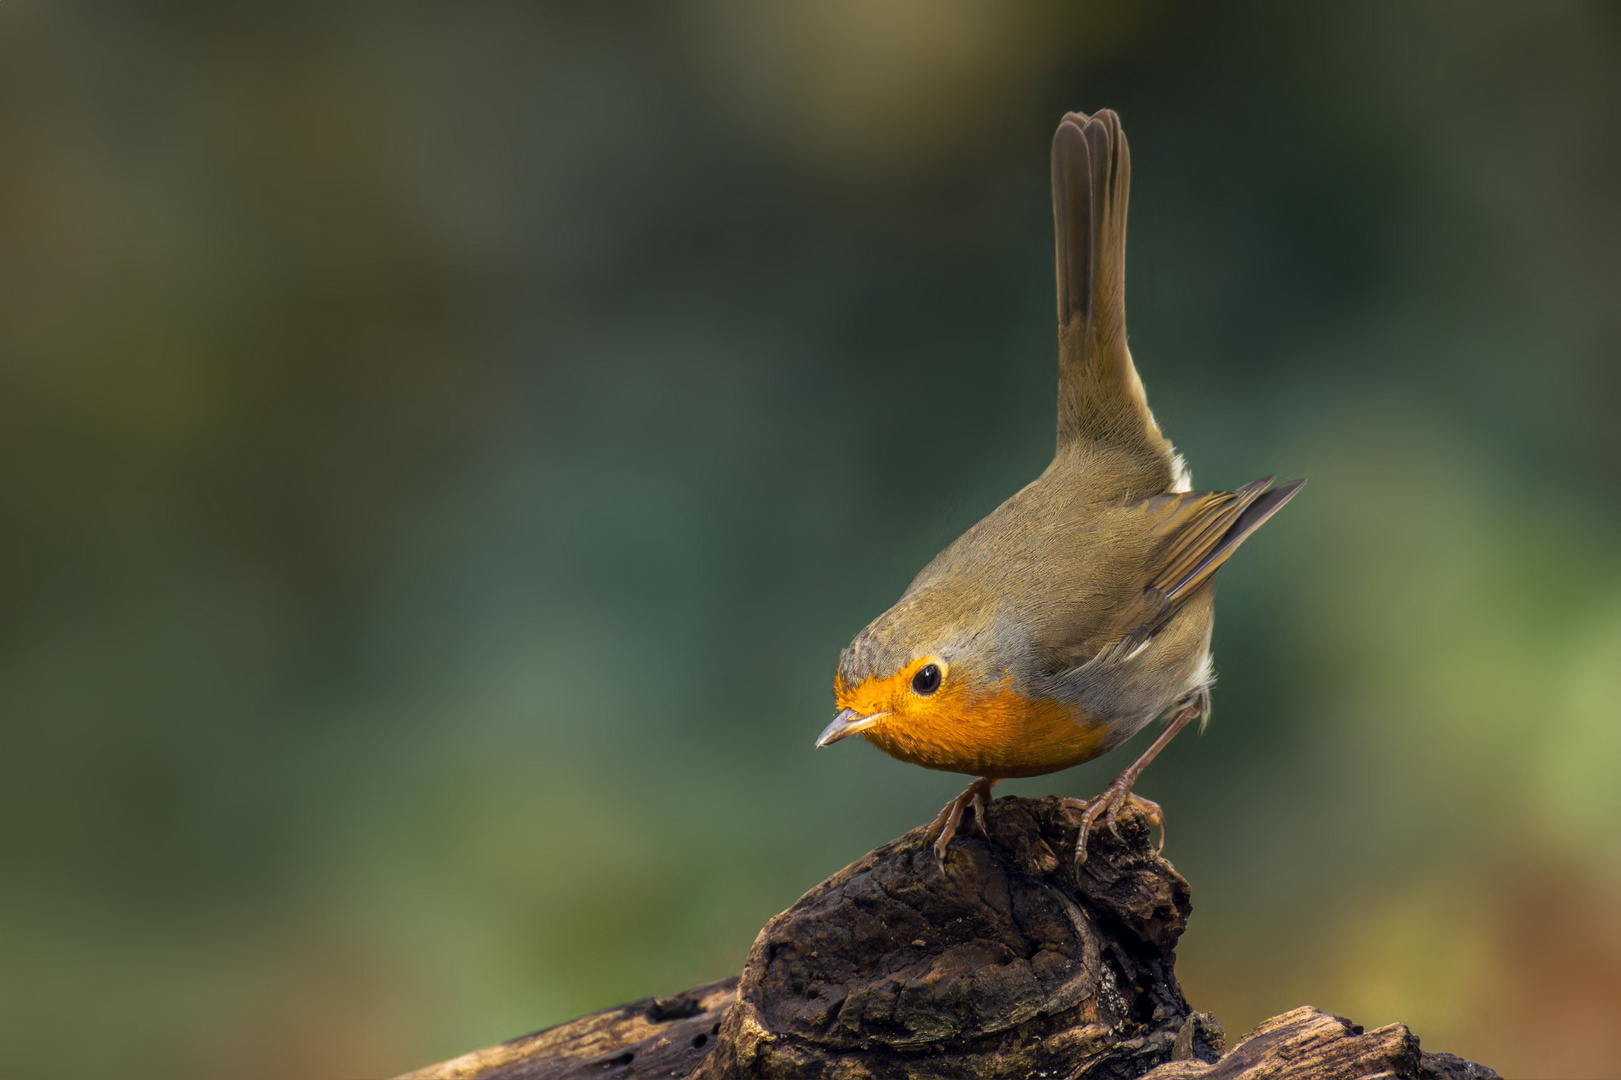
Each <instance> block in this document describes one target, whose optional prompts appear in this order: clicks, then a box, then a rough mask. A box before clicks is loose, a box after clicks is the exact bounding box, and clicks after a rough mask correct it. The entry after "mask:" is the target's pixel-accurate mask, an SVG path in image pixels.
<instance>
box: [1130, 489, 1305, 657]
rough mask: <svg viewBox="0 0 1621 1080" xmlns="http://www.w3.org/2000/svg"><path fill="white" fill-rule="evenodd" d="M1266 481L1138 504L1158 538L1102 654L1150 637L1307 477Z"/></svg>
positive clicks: (1159, 497)
mask: <svg viewBox="0 0 1621 1080" xmlns="http://www.w3.org/2000/svg"><path fill="white" fill-rule="evenodd" d="M1271 483H1272V477H1270V476H1268V477H1266V478H1265V479H1262V480H1257V481H1255V482H1254V483H1251V484H1245V485H1244V486H1243V487H1241V488H1239V489H1238V490H1237V491H1203V492H1187V493H1185V494H1180V495H1156V496H1154V497H1153V498H1151V499H1146V500H1144V501H1143V502H1142V503H1140V504H1139V505H1140V506H1141V507H1142V509H1143V511H1144V512H1145V513H1147V514H1149V515H1150V517H1151V518H1153V519H1154V521H1153V524H1152V526H1151V529H1152V532H1153V533H1154V534H1155V535H1156V536H1158V537H1160V538H1162V539H1161V543H1160V545H1159V547H1158V549H1157V552H1156V554H1155V557H1154V559H1153V561H1152V562H1151V564H1150V568H1149V577H1148V581H1147V583H1146V584H1145V585H1144V587H1143V591H1142V594H1141V595H1140V596H1139V597H1136V598H1135V599H1134V602H1131V603H1128V604H1126V605H1125V606H1124V607H1123V608H1122V609H1121V612H1120V619H1119V621H1118V622H1116V624H1115V626H1116V632H1117V633H1118V635H1119V636H1118V638H1117V639H1116V640H1115V641H1114V643H1113V644H1112V645H1110V646H1109V647H1107V648H1105V649H1104V650H1103V653H1104V654H1107V655H1109V656H1115V657H1121V656H1127V655H1129V654H1130V653H1131V652H1133V651H1134V650H1135V649H1137V648H1138V647H1139V646H1140V645H1141V644H1142V643H1143V642H1145V641H1147V640H1148V639H1149V638H1150V637H1152V636H1153V635H1154V633H1155V631H1157V630H1158V629H1159V628H1160V627H1162V626H1164V625H1165V623H1166V622H1167V621H1169V620H1170V618H1171V616H1173V615H1175V614H1176V613H1177V611H1178V610H1180V609H1181V607H1182V605H1183V604H1184V603H1186V602H1187V601H1188V599H1189V598H1190V597H1192V596H1194V595H1195V594H1197V593H1198V592H1199V590H1200V589H1201V588H1202V587H1204V586H1205V585H1206V584H1208V583H1209V581H1210V580H1211V578H1213V577H1215V574H1216V571H1217V570H1219V569H1221V565H1222V564H1223V563H1225V562H1226V561H1227V560H1228V559H1229V558H1231V557H1232V554H1233V552H1235V551H1237V550H1238V545H1239V544H1242V543H1243V542H1244V540H1245V539H1246V538H1248V537H1249V535H1250V534H1251V533H1253V532H1254V531H1255V530H1256V529H1259V528H1260V527H1261V526H1262V525H1263V524H1264V523H1265V522H1266V520H1267V518H1269V517H1271V516H1272V515H1273V514H1275V513H1277V512H1278V511H1279V510H1280V509H1282V507H1283V504H1284V503H1286V502H1288V501H1289V500H1290V499H1292V498H1294V495H1295V492H1297V491H1299V490H1300V489H1301V487H1302V486H1304V485H1305V483H1306V482H1305V481H1304V480H1292V481H1290V482H1289V483H1287V484H1280V485H1279V486H1277V487H1275V488H1271V489H1270V490H1268V487H1269V485H1270V484H1271Z"/></svg>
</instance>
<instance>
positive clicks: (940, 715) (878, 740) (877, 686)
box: [834, 665, 1109, 779]
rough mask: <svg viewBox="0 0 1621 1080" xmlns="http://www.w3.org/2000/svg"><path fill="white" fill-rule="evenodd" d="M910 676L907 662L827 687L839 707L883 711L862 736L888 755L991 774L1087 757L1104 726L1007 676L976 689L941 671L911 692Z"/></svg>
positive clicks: (1030, 771)
mask: <svg viewBox="0 0 1621 1080" xmlns="http://www.w3.org/2000/svg"><path fill="white" fill-rule="evenodd" d="M914 666H916V665H914ZM911 680H912V671H911V669H910V668H908V669H907V670H905V671H902V672H898V673H897V674H896V675H895V676H894V677H892V678H890V679H882V680H880V679H868V680H867V681H866V682H864V683H862V684H861V685H860V686H858V687H854V688H849V687H845V686H844V685H843V684H842V683H841V684H836V685H835V688H834V689H835V695H836V697H837V698H838V703H839V705H840V707H841V708H853V709H855V710H856V711H858V712H861V713H867V714H870V713H876V712H880V711H883V710H889V712H890V715H889V716H887V717H884V718H883V720H881V721H880V722H879V723H878V724H876V725H875V726H874V727H872V728H870V729H868V730H867V731H864V732H862V735H863V736H864V737H865V738H866V739H867V741H868V742H870V743H872V744H873V745H874V746H876V747H878V749H880V750H882V751H883V752H884V753H886V754H888V755H890V756H891V757H896V758H900V759H901V760H902V761H910V762H912V763H913V764H916V765H922V766H924V767H925V768H929V769H941V770H944V771H946V772H959V773H967V774H969V775H970V776H990V777H996V778H998V779H1006V778H1010V777H1015V776H1040V775H1042V774H1043V773H1050V772H1057V771H1058V770H1060V769H1067V768H1069V767H1070V766H1072V765H1079V764H1080V763H1081V762H1083V761H1090V760H1092V759H1093V758H1095V757H1097V756H1098V755H1099V754H1100V753H1102V752H1103V749H1104V743H1105V741H1106V740H1107V738H1108V734H1109V729H1108V725H1106V724H1104V723H1102V722H1101V721H1095V720H1091V719H1089V718H1087V717H1079V718H1078V717H1076V716H1075V715H1074V714H1072V713H1071V712H1070V709H1069V707H1068V706H1066V705H1064V704H1062V703H1061V702H1057V701H1053V700H1050V699H1044V698H1036V699H1031V698H1026V697H1023V696H1022V695H1020V694H1019V693H1018V692H1017V691H1015V690H1014V689H1013V685H1012V679H1011V678H1009V679H1004V680H1003V681H1002V682H1001V683H999V684H995V685H993V686H992V687H990V688H987V689H978V688H975V687H973V686H971V685H970V684H969V683H968V682H967V681H966V680H952V679H951V678H950V677H949V676H948V677H947V679H946V680H945V683H944V684H943V685H942V686H941V687H940V689H939V691H938V692H936V693H934V694H932V695H929V696H921V695H918V694H914V693H912V691H911V689H910V685H911Z"/></svg>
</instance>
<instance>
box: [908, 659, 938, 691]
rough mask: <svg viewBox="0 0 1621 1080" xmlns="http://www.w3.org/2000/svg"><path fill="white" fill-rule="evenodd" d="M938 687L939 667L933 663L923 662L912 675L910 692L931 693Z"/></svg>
mask: <svg viewBox="0 0 1621 1080" xmlns="http://www.w3.org/2000/svg"><path fill="white" fill-rule="evenodd" d="M938 689H940V669H939V668H938V667H936V666H935V665H934V664H925V665H923V667H921V668H919V669H918V673H917V674H916V675H913V676H912V693H914V694H932V693H934V692H935V691H936V690H938Z"/></svg>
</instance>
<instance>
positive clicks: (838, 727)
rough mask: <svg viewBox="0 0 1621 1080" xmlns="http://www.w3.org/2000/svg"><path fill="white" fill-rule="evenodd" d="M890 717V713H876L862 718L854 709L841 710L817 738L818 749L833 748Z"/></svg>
mask: <svg viewBox="0 0 1621 1080" xmlns="http://www.w3.org/2000/svg"><path fill="white" fill-rule="evenodd" d="M888 715H889V713H888V712H875V713H873V714H872V715H871V716H862V715H861V714H860V713H858V712H856V711H855V710H854V709H840V710H839V715H837V716H835V717H834V718H833V722H832V723H831V724H829V725H827V727H826V728H825V729H823V731H822V734H821V735H820V736H818V737H817V739H816V748H817V749H818V750H820V749H821V748H822V747H824V746H832V745H833V744H834V743H836V742H838V741H839V740H840V739H843V738H846V737H848V736H851V735H859V734H861V733H862V732H863V731H866V730H867V729H868V728H870V727H872V726H873V725H874V724H876V723H878V721H880V720H882V719H883V718H884V717H886V716H888Z"/></svg>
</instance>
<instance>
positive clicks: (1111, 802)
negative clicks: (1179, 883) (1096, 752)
mask: <svg viewBox="0 0 1621 1080" xmlns="http://www.w3.org/2000/svg"><path fill="white" fill-rule="evenodd" d="M1121 779H1124V778H1123V777H1122V778H1121ZM1064 802H1065V804H1066V805H1068V806H1070V807H1071V808H1073V809H1076V810H1079V811H1080V812H1081V824H1080V835H1078V836H1077V837H1076V838H1075V869H1076V870H1077V871H1079V870H1080V868H1081V866H1082V865H1084V864H1085V862H1086V846H1087V842H1088V841H1089V840H1090V839H1091V836H1092V827H1093V826H1094V825H1096V824H1097V820H1098V818H1099V817H1101V818H1103V823H1104V824H1105V825H1107V826H1108V827H1109V832H1111V833H1113V834H1114V838H1115V839H1116V840H1122V841H1123V840H1124V839H1125V837H1124V836H1122V835H1121V834H1120V811H1121V810H1122V809H1123V808H1125V807H1126V806H1131V807H1132V808H1133V809H1135V810H1136V811H1137V812H1138V813H1140V814H1142V815H1143V817H1144V818H1145V819H1147V821H1148V823H1149V824H1150V825H1153V826H1154V827H1155V828H1157V829H1159V844H1158V846H1156V847H1155V849H1154V850H1155V851H1156V852H1159V851H1164V850H1165V813H1164V811H1162V810H1161V809H1160V807H1159V803H1157V802H1153V801H1152V800H1150V799H1145V798H1143V797H1142V796H1141V795H1136V794H1133V793H1132V790H1131V785H1130V784H1129V783H1124V784H1123V783H1121V782H1120V780H1119V779H1117V780H1115V782H1114V783H1112V784H1110V785H1109V786H1108V787H1106V788H1104V789H1103V793H1102V794H1100V795H1098V796H1097V797H1096V798H1092V799H1065V800H1064Z"/></svg>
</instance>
